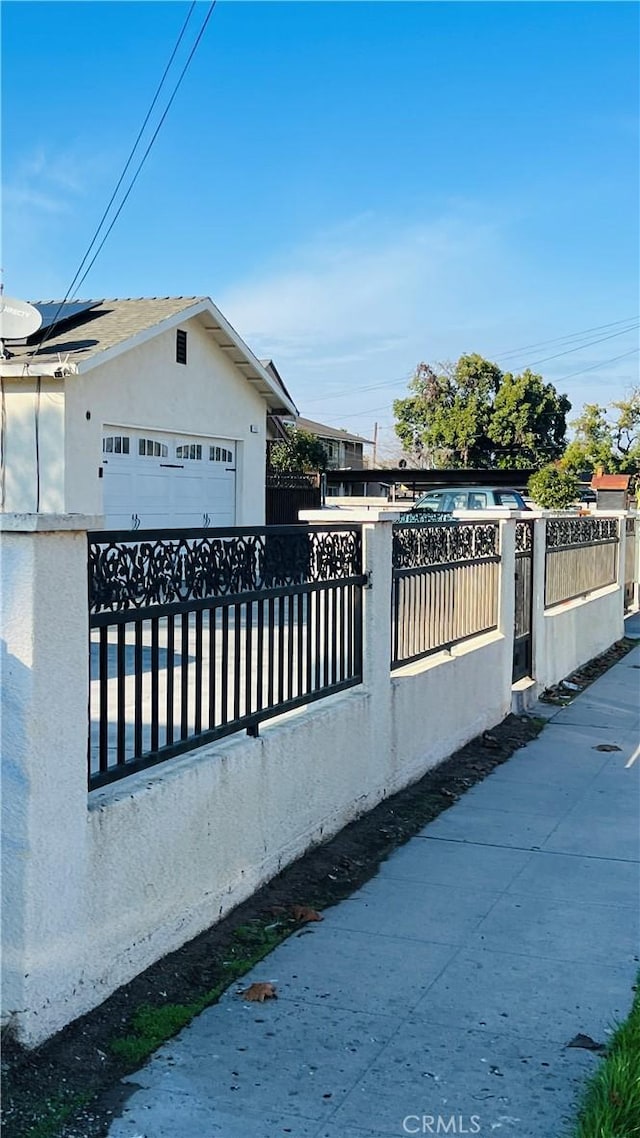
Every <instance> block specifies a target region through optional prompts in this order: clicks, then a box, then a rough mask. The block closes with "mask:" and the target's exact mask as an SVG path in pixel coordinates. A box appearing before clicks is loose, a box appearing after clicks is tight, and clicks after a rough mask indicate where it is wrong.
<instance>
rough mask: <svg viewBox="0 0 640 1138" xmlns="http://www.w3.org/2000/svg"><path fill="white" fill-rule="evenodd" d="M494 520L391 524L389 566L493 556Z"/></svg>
mask: <svg viewBox="0 0 640 1138" xmlns="http://www.w3.org/2000/svg"><path fill="white" fill-rule="evenodd" d="M497 553H498V525H497V523H496V522H470V523H468V524H467V523H465V522H460V523H458V524H455V525H439V524H437V523H436V524H435V525H424V526H419V527H418V526H403V525H401V524H400V523H397V524H396V525H394V527H393V568H394V569H419V568H422V567H426V566H433V565H455V564H456V563H457V562H460V561H474V560H477V559H479V558H483V557H496V556H497Z"/></svg>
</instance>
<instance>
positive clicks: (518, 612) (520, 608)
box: [512, 519, 535, 683]
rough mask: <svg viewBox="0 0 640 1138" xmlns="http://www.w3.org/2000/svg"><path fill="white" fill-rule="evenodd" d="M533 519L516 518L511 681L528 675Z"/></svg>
mask: <svg viewBox="0 0 640 1138" xmlns="http://www.w3.org/2000/svg"><path fill="white" fill-rule="evenodd" d="M534 534H535V522H533V521H526V520H522V519H520V520H517V521H516V569H515V573H516V576H515V606H514V621H513V673H512V679H513V681H514V683H515V682H516V681H517V680H522V679H524V677H525V676H530V675H531V668H532V663H533V652H532V647H533V645H532V640H533V628H532V625H533V542H534Z"/></svg>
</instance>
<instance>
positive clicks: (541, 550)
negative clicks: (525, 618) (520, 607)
mask: <svg viewBox="0 0 640 1138" xmlns="http://www.w3.org/2000/svg"><path fill="white" fill-rule="evenodd" d="M546 559H547V519H546V518H542V517H540V518H536V519H535V520H534V523H533V581H532V593H531V636H532V645H531V659H532V661H533V662H532V666H531V670H532V672H533V679H534V680H536V681H537V682H538V683H539V685H540V687H541V688H544V687H546V677H545V671H546V666H545V661H546V658H547V657H546V651H547V648H546V643H545V633H546V625H545V619H544V582H545V572H546Z"/></svg>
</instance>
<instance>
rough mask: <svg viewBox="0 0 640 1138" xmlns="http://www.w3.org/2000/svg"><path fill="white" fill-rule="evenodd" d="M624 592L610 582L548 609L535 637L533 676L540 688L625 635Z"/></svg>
mask: <svg viewBox="0 0 640 1138" xmlns="http://www.w3.org/2000/svg"><path fill="white" fill-rule="evenodd" d="M623 607H624V595H623V590H622V588H621V587H620V585H610V586H609V587H608V588H606V589H599V590H598V591H597V592H594V593H590V594H589V596H588V597H581V598H580V599H579V600H575V601H568V602H567V603H566V604H563V605H557V606H556V607H555V608H552V609H547V611H546V612H545V613H544V615H543V616H542V620H541V621H540V620H539V621H538V623H537V627H536V633H537V635H536V638H535V639H534V676H535V679H536V681H537V683H538V686H539V687H540V688H546V687H550V686H551V685H552V684H557V683H558V682H559V681H560V680H561V679H563V677H564V676H568V675H569V674H570V672H573V671H575V669H576V668H579V667H580V665H581V664H586V662H587V660H591V659H593V657H594V656H598V655H599V654H600V653H601V652H605V651H606V649H607V648H610V647H611V645H612V644H613V643H614V641H616V640H620V638H621V637H622V636H624V612H623Z"/></svg>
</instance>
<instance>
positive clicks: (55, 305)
mask: <svg viewBox="0 0 640 1138" xmlns="http://www.w3.org/2000/svg"><path fill="white" fill-rule="evenodd" d="M99 304H102V301H101V300H66V301H65V302H64V304H60V302H59V301H58V302H56V301H54V300H53V301H50V302H49V303H48V304H38V303H37V302H35V303H34V305H33V307H34V308H37V310H38V312H39V313H40V315H41V316H42V325H41V327H40V329H39V332H40V333H42V332H46V331H47V330H48V329H49V328H52V327H53V326H54V325H55V327H56V328H57V327H58V325H59V324H65V323H66V322H67V320H71V319H73V318H74V317H75V316H80V315H81V314H82V313H83V312H89V311H90V310H91V309H92V308H97V307H98V305H99Z"/></svg>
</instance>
